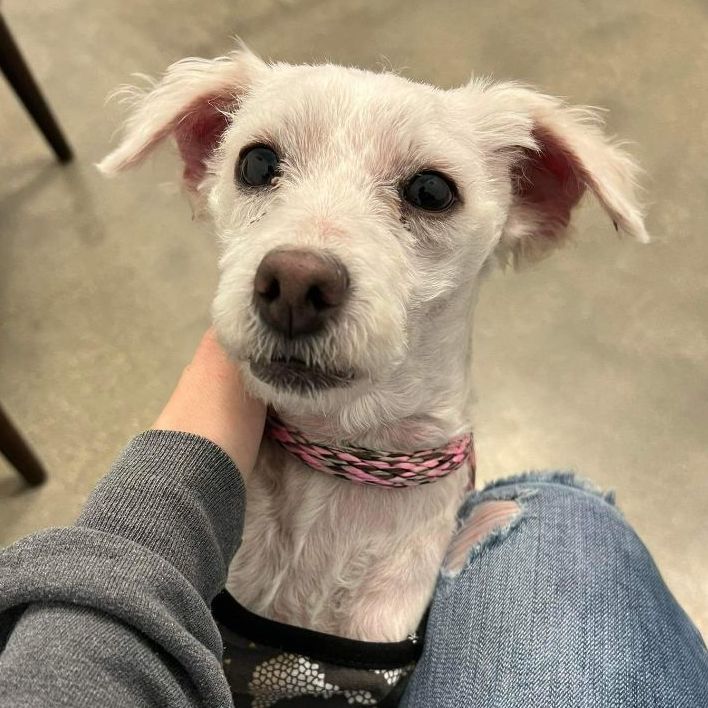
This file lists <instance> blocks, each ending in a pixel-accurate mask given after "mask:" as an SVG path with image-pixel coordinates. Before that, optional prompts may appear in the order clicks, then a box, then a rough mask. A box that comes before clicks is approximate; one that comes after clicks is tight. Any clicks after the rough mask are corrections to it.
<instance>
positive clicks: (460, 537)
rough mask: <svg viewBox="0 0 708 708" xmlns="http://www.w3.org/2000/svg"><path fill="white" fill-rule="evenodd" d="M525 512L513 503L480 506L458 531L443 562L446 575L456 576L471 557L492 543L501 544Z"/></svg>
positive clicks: (489, 502) (473, 510) (492, 501)
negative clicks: (499, 542) (498, 541)
mask: <svg viewBox="0 0 708 708" xmlns="http://www.w3.org/2000/svg"><path fill="white" fill-rule="evenodd" d="M521 516H522V508H521V506H520V505H519V503H518V502H517V501H515V500H512V499H498V500H490V501H483V502H481V503H480V504H477V505H476V506H475V507H474V508H473V509H472V511H471V513H470V514H469V516H468V517H467V518H466V519H465V520H464V521H462V523H461V524H460V527H459V528H458V529H457V531H456V533H455V535H454V537H453V539H452V541H451V542H450V545H449V546H448V550H447V554H446V556H445V560H444V562H443V573H445V574H446V575H449V576H454V575H457V574H458V573H459V572H460V571H461V570H462V569H463V567H464V566H465V564H466V562H467V560H468V559H469V558H470V557H471V555H472V553H473V551H475V550H481V549H482V548H483V547H484V546H485V545H486V544H489V543H491V542H492V541H496V540H501V539H502V538H504V537H506V535H507V534H508V533H509V532H510V531H511V530H512V529H513V528H514V527H515V526H516V525H517V524H518V522H519V521H520V520H521Z"/></svg>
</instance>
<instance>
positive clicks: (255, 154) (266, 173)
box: [236, 145, 280, 187]
mask: <svg viewBox="0 0 708 708" xmlns="http://www.w3.org/2000/svg"><path fill="white" fill-rule="evenodd" d="M279 167H280V159H279V158H278V156H277V155H276V153H275V151H274V150H272V149H271V148H269V147H266V146H265V145H257V146H256V147H252V148H249V149H248V150H246V152H244V153H243V154H242V155H241V159H240V160H239V163H238V165H237V166H236V172H237V174H238V177H239V179H240V180H241V182H243V183H244V184H247V185H248V186H249V187H265V186H267V185H269V184H272V182H273V180H274V179H275V177H276V176H277V175H278V173H279Z"/></svg>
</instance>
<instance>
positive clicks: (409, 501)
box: [227, 441, 467, 641]
mask: <svg viewBox="0 0 708 708" xmlns="http://www.w3.org/2000/svg"><path fill="white" fill-rule="evenodd" d="M466 480H467V470H466V469H465V468H462V469H460V470H458V471H457V472H455V473H453V474H451V475H449V477H446V478H444V479H441V480H439V481H438V482H436V483H435V484H430V485H424V486H421V487H414V488H405V489H381V488H378V487H368V486H362V485H357V484H353V483H351V482H349V481H347V480H341V479H338V478H335V477H331V476H329V475H326V474H323V473H320V472H316V471H313V470H311V469H309V468H307V467H305V466H304V465H303V464H302V463H300V462H299V461H297V460H296V459H295V458H293V457H292V456H290V455H288V454H287V453H285V452H284V451H283V450H282V449H280V448H279V447H276V445H275V444H274V443H272V442H270V441H266V442H265V443H264V445H263V448H262V451H261V454H260V457H259V460H258V463H257V465H256V469H255V471H254V472H253V474H252V475H251V477H250V478H249V481H248V485H247V510H246V525H245V529H244V537H243V542H242V545H241V547H240V549H239V551H238V553H237V554H236V557H235V558H234V561H233V563H232V565H231V568H230V572H229V580H228V583H227V589H228V590H229V591H230V592H231V593H232V594H233V595H234V596H235V597H236V598H237V599H238V600H239V601H240V602H241V603H242V604H243V605H245V606H246V607H247V608H249V609H250V610H251V611H253V612H255V613H257V614H260V615H262V616H264V617H268V618H270V619H275V620H278V621H280V622H285V623H287V624H292V625H295V626H299V627H306V628H309V629H315V630H317V631H320V632H326V633H329V634H335V635H338V636H342V637H349V638H352V639H362V640H367V641H400V640H402V639H404V638H405V637H406V636H407V635H409V634H410V633H412V632H414V631H415V629H416V628H417V626H418V623H419V622H420V619H421V617H422V615H423V613H424V611H425V608H426V607H427V605H428V603H429V601H430V597H431V595H432V591H433V588H434V585H435V580H436V577H437V574H438V570H439V567H440V564H441V561H442V558H443V556H444V553H445V549H446V548H447V545H448V543H449V540H450V537H451V535H452V532H453V529H454V523H455V512H456V510H457V508H458V506H459V503H460V500H461V497H462V494H463V492H464V487H465V484H466Z"/></svg>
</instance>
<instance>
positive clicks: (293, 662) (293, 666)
mask: <svg viewBox="0 0 708 708" xmlns="http://www.w3.org/2000/svg"><path fill="white" fill-rule="evenodd" d="M319 668H320V666H319V664H316V663H315V662H313V661H310V660H309V659H307V658H306V657H304V656H298V655H297V654H279V655H278V656H276V657H274V658H273V659H268V661H264V662H263V663H262V664H259V665H258V666H256V668H255V669H254V671H253V677H252V678H251V681H250V682H249V684H248V687H249V689H250V691H251V695H252V696H253V703H252V707H253V708H270V707H271V706H273V705H275V704H276V703H277V702H278V701H280V700H283V699H284V698H296V697H297V696H318V697H320V698H331V696H332V695H334V694H335V693H337V692H338V691H339V687H338V686H335V685H334V684H331V683H327V681H325V675H324V674H323V673H321V672H320V671H319ZM360 705H372V704H366V703H360Z"/></svg>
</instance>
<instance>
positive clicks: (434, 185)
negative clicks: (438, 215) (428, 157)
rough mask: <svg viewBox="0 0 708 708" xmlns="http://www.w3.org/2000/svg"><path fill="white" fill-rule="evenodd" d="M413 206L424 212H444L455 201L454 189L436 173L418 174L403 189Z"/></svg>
mask: <svg viewBox="0 0 708 708" xmlns="http://www.w3.org/2000/svg"><path fill="white" fill-rule="evenodd" d="M403 196H404V197H405V199H406V201H408V202H410V203H411V204H412V205H413V206H415V207H418V208H419V209H425V210H426V211H444V210H445V209H447V208H448V207H450V206H451V204H452V203H453V202H454V201H455V187H454V185H453V184H452V183H451V182H450V181H449V180H448V179H446V178H445V177H443V176H442V175H441V174H439V173H438V172H418V174H415V175H413V177H411V179H410V180H409V182H408V184H406V186H405V187H404V189H403Z"/></svg>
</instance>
